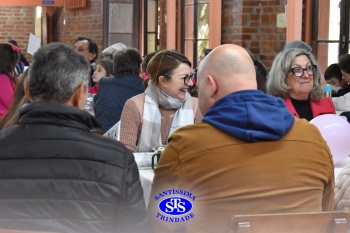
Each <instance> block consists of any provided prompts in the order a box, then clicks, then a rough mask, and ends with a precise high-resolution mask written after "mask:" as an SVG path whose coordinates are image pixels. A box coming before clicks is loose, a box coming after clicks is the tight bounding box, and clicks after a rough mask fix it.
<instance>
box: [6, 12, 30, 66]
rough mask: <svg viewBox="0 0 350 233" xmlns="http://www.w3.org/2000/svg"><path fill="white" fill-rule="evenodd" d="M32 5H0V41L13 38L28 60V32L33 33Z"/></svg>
mask: <svg viewBox="0 0 350 233" xmlns="http://www.w3.org/2000/svg"><path fill="white" fill-rule="evenodd" d="M34 14H35V9H34V7H0V42H7V41H8V40H15V41H17V44H18V46H19V48H20V50H21V52H22V53H23V54H24V56H25V57H26V59H27V60H28V61H31V57H32V56H31V55H30V54H28V53H27V46H28V39H29V33H34V27H35V24H34V17H35V15H34Z"/></svg>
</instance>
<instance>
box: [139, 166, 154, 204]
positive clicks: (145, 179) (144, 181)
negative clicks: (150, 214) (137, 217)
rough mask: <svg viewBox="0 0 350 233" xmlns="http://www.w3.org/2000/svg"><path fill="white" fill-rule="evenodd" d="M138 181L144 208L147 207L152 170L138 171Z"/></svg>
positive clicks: (152, 175)
mask: <svg viewBox="0 0 350 233" xmlns="http://www.w3.org/2000/svg"><path fill="white" fill-rule="evenodd" d="M139 172H140V181H141V185H142V188H143V196H144V197H145V202H146V207H147V206H148V202H149V196H150V194H151V188H152V182H153V177H154V171H153V170H152V169H147V170H139Z"/></svg>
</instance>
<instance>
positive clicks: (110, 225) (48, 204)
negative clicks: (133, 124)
mask: <svg viewBox="0 0 350 233" xmlns="http://www.w3.org/2000/svg"><path fill="white" fill-rule="evenodd" d="M96 124H98V123H97V121H96V120H95V118H93V117H92V116H90V114H88V113H86V112H84V111H82V110H80V109H78V108H75V107H71V106H68V105H65V104H57V103H32V104H27V105H25V106H24V107H22V109H21V116H20V121H19V124H18V125H15V126H14V127H11V128H9V129H6V130H2V131H0V228H5V229H7V228H11V229H26V230H41V231H53V232H79V233H80V232H84V233H85V232H86V233H90V232H91V233H95V232H103V233H107V232H129V230H130V232H136V231H137V230H136V228H134V227H135V226H134V225H140V224H141V223H142V222H143V221H145V219H146V211H145V204H144V199H143V190H142V187H141V183H140V180H139V173H138V169H137V165H136V163H135V160H134V156H133V154H132V153H131V152H130V151H129V150H127V149H126V147H125V146H124V145H123V144H121V143H119V142H117V141H113V140H111V139H108V138H104V137H102V136H100V135H97V134H93V133H90V132H89V128H94V127H97V126H98V125H96Z"/></svg>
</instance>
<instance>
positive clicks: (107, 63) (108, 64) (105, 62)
mask: <svg viewBox="0 0 350 233" xmlns="http://www.w3.org/2000/svg"><path fill="white" fill-rule="evenodd" d="M96 65H101V66H102V67H103V68H104V69H105V70H106V75H107V76H111V75H113V62H112V61H111V60H110V59H108V58H104V59H100V60H97V62H96Z"/></svg>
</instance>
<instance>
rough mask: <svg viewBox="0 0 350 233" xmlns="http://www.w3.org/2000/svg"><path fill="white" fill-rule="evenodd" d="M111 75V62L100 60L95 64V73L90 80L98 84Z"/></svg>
mask: <svg viewBox="0 0 350 233" xmlns="http://www.w3.org/2000/svg"><path fill="white" fill-rule="evenodd" d="M112 75H113V62H112V61H111V60H108V59H101V60H98V61H97V62H96V67H95V72H94V74H93V75H92V79H93V81H94V82H95V83H98V82H99V81H100V79H101V78H102V77H108V76H112Z"/></svg>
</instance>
